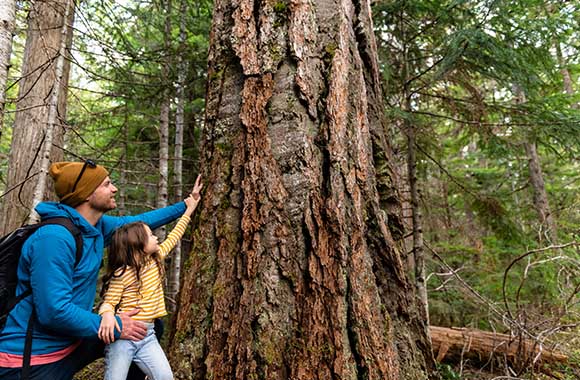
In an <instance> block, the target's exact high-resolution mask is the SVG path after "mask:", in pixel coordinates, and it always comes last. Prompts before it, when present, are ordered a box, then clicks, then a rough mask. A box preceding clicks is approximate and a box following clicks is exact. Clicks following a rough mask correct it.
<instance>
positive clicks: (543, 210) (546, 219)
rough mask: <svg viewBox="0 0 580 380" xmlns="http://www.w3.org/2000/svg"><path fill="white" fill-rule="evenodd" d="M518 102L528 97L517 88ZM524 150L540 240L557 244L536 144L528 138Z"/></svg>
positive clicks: (522, 101)
mask: <svg viewBox="0 0 580 380" xmlns="http://www.w3.org/2000/svg"><path fill="white" fill-rule="evenodd" d="M515 93H516V102H517V103H524V102H525V101H526V95H525V94H524V93H523V91H522V90H521V89H520V88H519V87H518V86H515ZM524 148H525V150H526V155H527V156H528V171H529V173H530V183H531V185H532V190H533V194H534V207H535V209H536V211H537V213H538V219H539V222H540V230H539V235H540V236H539V240H540V241H542V240H543V239H544V238H545V239H547V240H548V241H549V242H550V243H552V244H556V243H557V242H558V238H557V229H556V224H555V223H554V219H553V216H552V211H551V209H550V204H549V203H548V193H547V192H546V185H545V184H544V175H543V173H542V166H541V163H540V157H539V156H538V150H537V147H536V142H535V141H533V139H531V138H528V140H527V141H524Z"/></svg>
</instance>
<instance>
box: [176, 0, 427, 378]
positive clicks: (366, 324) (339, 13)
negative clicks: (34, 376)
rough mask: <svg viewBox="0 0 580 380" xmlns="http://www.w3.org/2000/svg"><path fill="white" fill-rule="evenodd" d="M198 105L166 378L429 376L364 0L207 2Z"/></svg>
mask: <svg viewBox="0 0 580 380" xmlns="http://www.w3.org/2000/svg"><path fill="white" fill-rule="evenodd" d="M206 107H207V108H206V123H205V126H204V130H203V133H202V149H201V151H202V152H203V155H204V156H203V160H202V170H203V177H204V178H205V180H206V187H205V188H204V194H203V200H202V204H201V213H200V217H199V220H198V221H197V223H196V227H197V228H196V230H195V231H196V232H195V234H194V247H193V252H192V254H191V256H190V258H189V261H188V262H187V263H186V264H185V265H184V276H183V284H182V287H181V292H180V300H179V306H178V313H177V317H176V326H175V327H176V328H175V332H174V336H173V337H172V339H171V345H170V350H169V353H170V358H171V361H172V368H173V369H174V372H175V374H176V377H177V378H180V379H359V378H366V379H393V380H394V379H397V380H398V379H425V378H427V377H428V372H429V369H430V368H431V365H432V364H433V360H432V356H431V349H430V344H429V341H428V338H427V336H426V329H425V324H424V321H423V320H422V319H421V318H420V317H419V312H418V310H417V305H416V303H415V301H414V296H413V289H412V285H411V284H410V283H409V281H408V278H407V275H406V273H405V271H404V266H403V263H402V261H401V257H400V252H399V247H398V243H397V239H399V240H400V239H401V238H402V227H401V226H402V221H401V218H400V214H399V213H398V212H399V211H400V203H399V200H398V195H397V192H396V186H395V185H396V179H395V177H394V174H393V173H394V172H393V170H392V168H391V165H390V164H391V156H390V151H389V148H388V145H387V142H386V138H385V136H384V127H385V125H384V123H383V117H382V113H383V111H384V109H383V103H382V94H381V90H380V78H379V71H378V65H377V55H376V47H375V41H374V35H373V28H372V24H371V14H370V4H369V2H368V1H351V0H342V1H326V0H319V1H306V0H291V1H288V2H284V1H280V2H271V1H257V0H256V1H252V0H220V1H216V2H215V5H214V20H213V28H212V32H211V35H210V53H209V73H208V94H207V102H206ZM375 167H376V169H375Z"/></svg>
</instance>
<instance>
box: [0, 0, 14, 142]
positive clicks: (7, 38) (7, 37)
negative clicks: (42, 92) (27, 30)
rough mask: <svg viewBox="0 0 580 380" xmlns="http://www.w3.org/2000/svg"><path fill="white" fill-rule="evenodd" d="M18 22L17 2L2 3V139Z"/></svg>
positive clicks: (0, 83) (0, 121)
mask: <svg viewBox="0 0 580 380" xmlns="http://www.w3.org/2000/svg"><path fill="white" fill-rule="evenodd" d="M15 22H16V0H14V1H12V0H8V1H1V2H0V139H1V138H2V130H3V126H4V108H5V106H6V82H7V80H8V70H9V69H10V55H11V54H12V37H13V35H14V25H15Z"/></svg>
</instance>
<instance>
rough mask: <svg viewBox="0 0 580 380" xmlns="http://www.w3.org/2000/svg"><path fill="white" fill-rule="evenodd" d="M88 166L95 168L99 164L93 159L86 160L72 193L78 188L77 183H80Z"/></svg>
mask: <svg viewBox="0 0 580 380" xmlns="http://www.w3.org/2000/svg"><path fill="white" fill-rule="evenodd" d="M87 166H88V167H90V168H93V169H94V168H96V167H97V164H96V163H95V161H93V160H85V163H84V165H83V168H82V169H81V172H80V173H79V175H78V177H77V180H76V181H75V184H74V185H73V187H72V190H71V193H74V192H75V190H76V189H77V185H78V184H79V181H80V180H81V178H82V177H83V173H84V172H85V170H86V169H87Z"/></svg>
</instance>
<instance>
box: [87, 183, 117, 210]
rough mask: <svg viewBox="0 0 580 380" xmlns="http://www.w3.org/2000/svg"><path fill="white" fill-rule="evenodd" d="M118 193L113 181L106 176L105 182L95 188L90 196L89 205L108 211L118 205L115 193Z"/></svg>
mask: <svg viewBox="0 0 580 380" xmlns="http://www.w3.org/2000/svg"><path fill="white" fill-rule="evenodd" d="M116 193H117V188H116V187H115V185H113V183H112V182H111V179H110V178H109V177H107V178H105V179H104V180H103V182H101V184H100V185H99V187H97V188H96V189H95V191H94V192H93V193H92V194H91V195H90V196H89V198H88V202H89V205H90V206H91V207H92V208H93V209H95V210H97V211H100V212H103V213H104V212H107V211H110V210H113V209H114V208H116V207H117V203H116V202H115V194H116Z"/></svg>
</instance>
